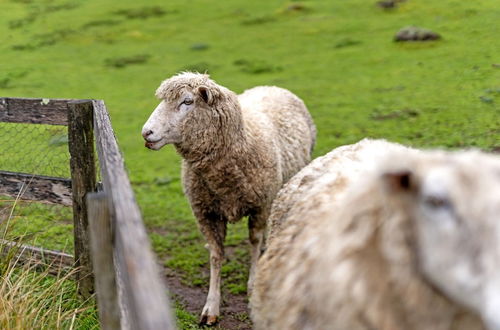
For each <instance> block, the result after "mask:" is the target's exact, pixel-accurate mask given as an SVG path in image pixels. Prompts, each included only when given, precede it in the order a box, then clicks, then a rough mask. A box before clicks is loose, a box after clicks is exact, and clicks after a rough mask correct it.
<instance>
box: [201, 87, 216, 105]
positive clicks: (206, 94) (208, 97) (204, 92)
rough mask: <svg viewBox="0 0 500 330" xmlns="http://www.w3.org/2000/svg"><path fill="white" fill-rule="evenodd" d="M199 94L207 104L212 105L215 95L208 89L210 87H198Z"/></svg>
mask: <svg viewBox="0 0 500 330" xmlns="http://www.w3.org/2000/svg"><path fill="white" fill-rule="evenodd" d="M198 93H199V94H200V96H201V98H202V99H203V101H205V103H206V104H208V105H212V101H213V95H212V93H211V92H210V89H208V87H206V86H200V87H198Z"/></svg>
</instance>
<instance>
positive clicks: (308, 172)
mask: <svg viewBox="0 0 500 330" xmlns="http://www.w3.org/2000/svg"><path fill="white" fill-rule="evenodd" d="M393 152H395V153H401V152H403V153H406V152H418V151H415V150H412V149H408V148H405V147H403V146H400V145H397V144H392V143H389V142H386V141H373V140H363V141H361V142H358V143H357V144H354V145H350V146H345V147H341V148H338V149H335V150H334V151H332V152H330V153H329V154H327V155H325V156H323V157H321V158H319V159H318V160H315V161H313V162H312V163H311V164H310V165H308V166H307V167H306V168H304V169H303V170H302V171H300V172H299V173H298V174H297V175H296V176H295V177H293V178H292V179H291V180H290V181H289V182H288V184H287V185H285V186H284V187H283V189H282V190H281V191H280V193H279V194H278V196H277V198H276V199H275V202H274V204H273V208H272V212H271V217H270V220H271V221H274V223H272V224H271V225H272V226H280V227H278V229H277V230H276V228H273V229H275V232H274V236H273V237H272V238H271V239H270V241H269V246H268V248H267V250H266V252H265V254H264V255H263V256H262V257H261V259H260V260H259V263H258V269H257V275H256V279H255V283H254V290H253V293H252V297H251V307H252V318H253V320H254V325H255V328H256V329H355V330H357V329H371V328H378V329H434V330H445V329H446V330H450V329H482V324H481V322H480V320H479V319H478V318H477V317H476V316H475V315H471V314H470V313H468V312H466V311H464V310H462V309H461V308H460V307H459V306H457V305H456V304H454V303H452V302H450V301H449V300H448V299H447V298H445V297H443V296H441V295H440V294H438V293H437V292H436V290H435V289H434V288H433V287H432V286H430V285H429V284H428V283H426V282H425V281H423V280H422V279H421V278H420V277H416V276H415V270H414V269H412V268H411V267H414V265H415V260H414V259H413V258H414V256H413V255H412V253H411V252H410V248H409V247H408V246H406V245H405V244H410V241H407V240H406V238H407V233H408V230H409V227H408V222H407V221H405V220H404V212H403V213H400V212H402V211H401V208H400V207H388V204H387V202H388V201H387V200H386V199H383V198H382V197H381V195H380V194H379V193H378V191H379V189H380V187H378V186H376V185H374V184H373V183H374V182H376V181H375V180H374V179H375V178H376V177H378V175H379V174H378V171H377V168H378V166H377V164H376V163H377V162H378V160H379V159H382V158H386V157H387V153H391V154H392V153H393ZM353 192H354V194H353ZM353 196H356V198H355V199H352V197H353ZM391 210H397V211H396V212H394V211H391ZM354 215H355V216H354ZM389 218H390V219H391V220H388V219H389ZM382 219H385V220H384V221H382ZM389 264H391V265H392V266H391V265H389ZM394 265H396V266H394Z"/></svg>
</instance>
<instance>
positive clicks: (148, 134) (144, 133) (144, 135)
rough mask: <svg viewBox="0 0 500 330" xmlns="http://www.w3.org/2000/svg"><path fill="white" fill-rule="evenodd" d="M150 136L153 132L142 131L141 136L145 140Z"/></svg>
mask: <svg viewBox="0 0 500 330" xmlns="http://www.w3.org/2000/svg"><path fill="white" fill-rule="evenodd" d="M151 134H153V131H152V130H147V131H144V132H142V136H143V137H144V138H145V139H147V138H148V136H150V135H151Z"/></svg>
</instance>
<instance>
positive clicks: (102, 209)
mask: <svg viewBox="0 0 500 330" xmlns="http://www.w3.org/2000/svg"><path fill="white" fill-rule="evenodd" d="M87 207H88V215H89V229H90V247H91V251H92V266H93V269H94V276H95V288H96V292H97V305H98V307H99V308H98V309H99V319H100V324H101V329H103V330H115V329H120V307H119V305H118V291H117V285H116V278H115V266H114V262H113V233H112V229H111V216H110V212H109V205H108V200H107V197H106V194H105V193H104V192H98V193H92V194H88V195H87Z"/></svg>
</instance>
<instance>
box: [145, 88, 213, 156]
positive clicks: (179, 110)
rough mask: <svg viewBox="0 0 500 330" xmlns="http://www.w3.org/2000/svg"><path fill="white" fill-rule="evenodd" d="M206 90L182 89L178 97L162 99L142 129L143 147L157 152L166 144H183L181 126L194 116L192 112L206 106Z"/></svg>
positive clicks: (207, 96)
mask: <svg viewBox="0 0 500 330" xmlns="http://www.w3.org/2000/svg"><path fill="white" fill-rule="evenodd" d="M208 98H209V92H208V89H206V88H205V87H198V88H197V89H196V91H194V90H191V89H188V88H184V89H183V90H182V91H181V92H180V93H179V96H178V97H175V98H173V99H162V100H161V102H160V104H159V105H158V106H157V107H156V109H155V110H154V111H153V113H152V114H151V116H150V117H149V119H148V121H147V122H146V123H145V124H144V126H143V128H142V136H143V137H144V139H145V140H146V143H145V146H146V147H147V148H149V149H152V150H159V149H161V148H162V147H163V146H164V145H166V144H180V143H182V142H183V134H182V132H183V131H184V130H183V126H184V123H185V122H186V120H187V119H188V118H189V117H190V116H191V117H192V116H194V115H195V114H193V112H195V111H198V110H200V109H199V108H203V107H204V106H207V102H208Z"/></svg>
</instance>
